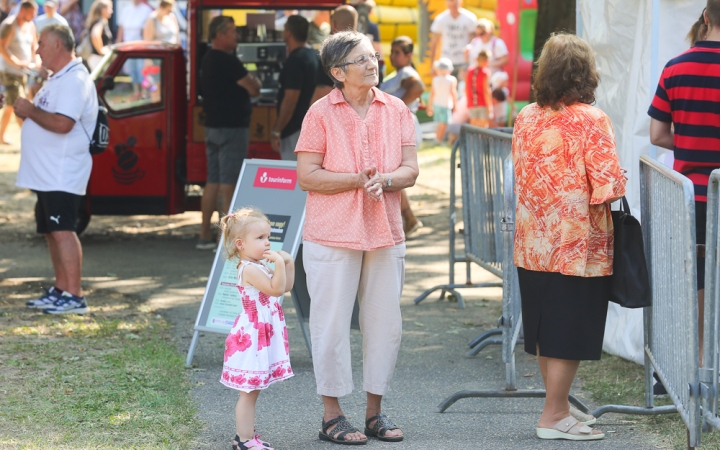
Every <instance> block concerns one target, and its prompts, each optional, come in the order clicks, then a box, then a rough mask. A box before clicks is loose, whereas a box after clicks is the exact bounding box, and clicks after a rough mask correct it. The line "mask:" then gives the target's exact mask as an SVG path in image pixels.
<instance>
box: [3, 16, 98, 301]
mask: <svg viewBox="0 0 720 450" xmlns="http://www.w3.org/2000/svg"><path fill="white" fill-rule="evenodd" d="M74 49H75V38H74V37H73V32H72V30H71V29H70V27H68V26H65V25H59V24H53V25H48V26H46V27H45V28H44V29H43V31H42V33H40V40H39V43H38V50H37V53H38V55H40V58H41V59H42V63H43V67H45V68H46V69H47V70H49V71H51V72H52V76H50V77H49V78H48V80H47V81H46V82H45V84H44V85H43V87H42V88H41V89H40V91H38V93H37V94H36V95H35V98H34V99H33V102H30V101H29V100H27V99H25V98H19V99H18V100H17V101H16V102H15V114H17V115H18V116H19V117H21V118H22V119H24V122H23V126H22V132H21V144H20V169H19V170H18V177H17V183H16V185H17V186H18V187H21V188H27V189H32V190H33V191H34V192H35V193H36V194H37V199H38V200H37V203H36V204H35V222H36V225H37V232H38V233H41V234H44V235H45V238H46V240H47V242H48V247H49V248H50V259H51V260H52V264H53V269H54V271H55V285H54V286H53V287H51V288H50V289H48V291H47V292H46V293H45V295H43V296H42V297H40V298H38V299H36V300H32V301H30V302H28V303H27V306H28V307H30V308H38V309H43V310H44V311H45V312H46V313H48V314H68V313H73V314H84V313H86V312H88V306H87V302H86V301H85V297H83V294H82V287H81V285H80V279H81V277H82V248H81V246H80V240H79V239H78V237H77V234H76V233H75V230H76V225H77V217H78V209H79V207H80V202H81V200H82V197H83V196H84V195H85V188H86V186H87V183H88V179H89V178H90V170H91V169H92V157H91V156H90V152H89V144H90V138H91V136H92V134H93V132H94V131H95V123H96V121H97V114H98V99H97V94H96V92H95V86H94V85H93V82H92V79H91V78H90V74H89V73H88V71H87V69H85V66H83V64H82V61H80V60H78V59H75V56H74V53H73V52H74Z"/></svg>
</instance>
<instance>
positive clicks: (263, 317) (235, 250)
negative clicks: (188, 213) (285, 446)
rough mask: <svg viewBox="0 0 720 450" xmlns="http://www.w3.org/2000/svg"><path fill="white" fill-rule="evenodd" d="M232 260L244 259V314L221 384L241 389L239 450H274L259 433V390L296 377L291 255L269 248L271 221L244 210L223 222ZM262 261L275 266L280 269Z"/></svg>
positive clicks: (229, 343)
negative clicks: (285, 303) (286, 300)
mask: <svg viewBox="0 0 720 450" xmlns="http://www.w3.org/2000/svg"><path fill="white" fill-rule="evenodd" d="M220 227H221V228H222V232H223V245H224V248H225V251H226V253H227V257H228V259H229V260H235V259H236V260H239V263H238V266H237V267H238V281H237V288H238V291H239V292H240V297H239V298H240V300H241V301H242V306H243V311H242V312H241V313H240V315H238V317H237V319H235V325H233V327H232V330H230V334H229V335H228V337H227V339H226V340H225V363H224V364H223V371H222V377H221V378H220V382H221V383H222V384H224V385H225V386H227V387H230V388H233V389H237V390H238V391H240V398H239V399H238V402H237V405H236V406H235V426H236V430H237V435H236V436H235V440H234V442H233V449H234V450H268V449H269V450H272V448H271V447H270V444H268V443H267V442H262V441H260V439H259V438H260V435H256V434H255V403H256V401H257V398H258V394H260V390H262V389H265V388H267V387H268V386H270V385H271V384H272V383H274V382H276V381H280V380H284V379H286V378H290V377H291V376H293V372H292V368H290V347H289V344H288V333H287V328H286V327H285V315H284V314H283V310H282V306H280V300H281V298H282V295H283V294H284V293H285V292H287V291H289V290H290V289H291V288H292V286H293V282H294V280H295V267H294V263H293V260H292V257H291V256H290V255H289V254H287V253H286V252H283V251H279V252H275V251H272V250H270V221H269V220H268V218H267V217H266V216H265V214H263V213H262V212H261V211H260V210H258V209H255V208H243V209H241V210H239V211H236V212H234V213H232V214H228V215H227V216H225V217H223V218H222V219H221V220H220ZM263 261H269V262H274V263H275V270H274V271H273V270H271V269H270V268H268V267H267V266H266V265H265V264H264V263H263Z"/></svg>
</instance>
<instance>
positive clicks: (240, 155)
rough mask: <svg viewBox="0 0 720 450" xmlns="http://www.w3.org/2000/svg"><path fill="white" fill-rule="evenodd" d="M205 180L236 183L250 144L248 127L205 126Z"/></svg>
mask: <svg viewBox="0 0 720 450" xmlns="http://www.w3.org/2000/svg"><path fill="white" fill-rule="evenodd" d="M205 144H206V145H207V148H206V149H205V154H206V155H207V182H208V183H220V184H232V185H235V184H236V183H237V180H238V177H239V176H240V169H242V164H243V160H244V159H245V158H247V154H248V146H249V145H250V129H249V128H211V127H205Z"/></svg>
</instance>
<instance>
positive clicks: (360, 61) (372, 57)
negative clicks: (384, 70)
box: [335, 52, 380, 67]
mask: <svg viewBox="0 0 720 450" xmlns="http://www.w3.org/2000/svg"><path fill="white" fill-rule="evenodd" d="M370 60H372V61H373V62H378V61H379V60H380V53H379V52H375V53H373V54H372V55H362V56H361V57H359V58H358V59H356V60H354V61H348V62H344V63H342V64H338V65H337V66H335V67H343V66H347V65H349V64H355V65H357V66H366V65H367V64H368V62H370Z"/></svg>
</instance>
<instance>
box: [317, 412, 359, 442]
mask: <svg viewBox="0 0 720 450" xmlns="http://www.w3.org/2000/svg"><path fill="white" fill-rule="evenodd" d="M335 424H337V426H336V427H335V428H333V429H332V431H331V433H332V436H331V435H330V434H328V429H329V428H330V427H331V426H333V425H335ZM359 431H360V430H358V429H357V428H355V427H354V426H352V425H351V424H350V422H348V421H347V419H346V418H345V416H337V417H336V418H334V419H331V420H328V421H327V422H325V421H324V420H323V423H322V430H320V433H319V434H318V437H319V438H320V440H321V441H328V442H332V443H334V444H340V445H365V444H367V438H365V439H360V440H346V439H344V438H345V436H347V435H348V434H351V433H358V432H359Z"/></svg>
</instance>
